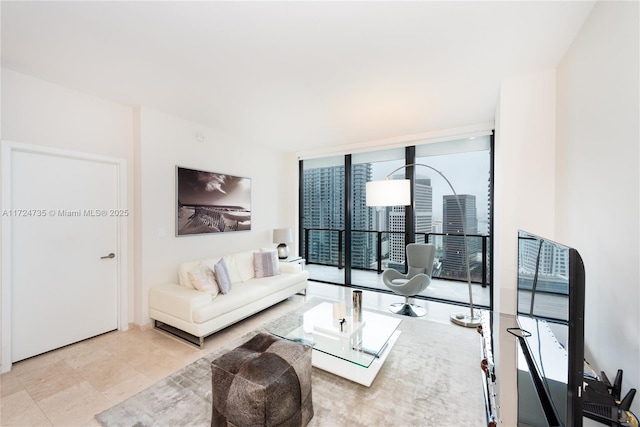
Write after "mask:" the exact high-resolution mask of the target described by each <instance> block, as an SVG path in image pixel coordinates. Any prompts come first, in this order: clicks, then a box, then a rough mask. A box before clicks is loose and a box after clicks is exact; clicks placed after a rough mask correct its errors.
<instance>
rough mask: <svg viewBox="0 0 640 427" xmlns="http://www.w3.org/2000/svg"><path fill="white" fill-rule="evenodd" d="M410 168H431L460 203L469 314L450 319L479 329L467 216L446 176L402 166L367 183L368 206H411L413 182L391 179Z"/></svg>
mask: <svg viewBox="0 0 640 427" xmlns="http://www.w3.org/2000/svg"><path fill="white" fill-rule="evenodd" d="M409 166H424V167H426V168H429V169H431V170H433V171H435V172H436V173H438V175H440V176H441V177H442V178H444V180H445V181H446V182H447V184H449V188H451V191H452V192H453V194H454V196H455V198H456V202H457V203H458V209H460V218H461V219H462V236H463V240H464V248H465V249H464V253H465V260H466V270H467V286H468V288H469V309H470V310H469V313H454V314H451V316H450V319H451V321H452V322H453V323H455V324H457V325H460V326H466V327H470V328H471V327H477V326H479V325H480V324H481V323H482V321H481V319H480V317H479V316H476V314H475V313H474V310H473V293H472V290H471V272H470V268H469V250H468V246H467V234H466V232H465V215H464V211H463V209H462V205H461V204H460V199H459V198H458V194H457V193H456V190H455V189H454V188H453V185H451V182H449V180H448V179H447V177H446V176H444V175H443V174H442V172H440V171H439V170H437V169H435V168H433V167H431V166H429V165H425V164H422V163H412V164H408V165H403V166H400V167H399V168H396V169H394V170H393V171H391V173H389V174H388V175H387V176H386V178H385V179H384V180H382V181H370V182H367V187H366V192H367V206H408V205H410V204H411V182H410V181H409V180H408V179H389V177H390V176H391V175H393V174H394V173H395V172H397V171H399V170H400V169H404V168H407V167H409Z"/></svg>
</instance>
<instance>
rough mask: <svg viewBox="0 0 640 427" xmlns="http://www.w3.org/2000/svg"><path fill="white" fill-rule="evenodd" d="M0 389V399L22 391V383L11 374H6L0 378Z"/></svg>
mask: <svg viewBox="0 0 640 427" xmlns="http://www.w3.org/2000/svg"><path fill="white" fill-rule="evenodd" d="M0 388H1V389H2V397H5V396H9V395H11V394H14V393H17V392H19V391H21V390H24V387H23V386H22V383H21V382H20V380H18V377H17V376H16V374H15V373H13V372H7V373H5V374H2V376H0Z"/></svg>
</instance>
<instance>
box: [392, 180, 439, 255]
mask: <svg viewBox="0 0 640 427" xmlns="http://www.w3.org/2000/svg"><path fill="white" fill-rule="evenodd" d="M391 179H404V175H394V176H392V177H391ZM413 197H414V206H415V211H414V212H415V221H416V224H415V231H416V232H417V233H431V230H432V224H433V188H432V187H431V179H429V178H426V177H421V176H418V177H417V178H416V182H415V186H414V196H413ZM389 231H399V232H402V233H392V234H390V236H389V242H390V244H389V262H390V263H394V264H404V261H405V260H404V250H405V246H406V244H405V241H404V231H405V207H404V206H394V207H393V208H392V210H391V213H390V214H389Z"/></svg>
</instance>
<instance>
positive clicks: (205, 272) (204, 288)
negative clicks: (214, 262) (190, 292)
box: [187, 263, 219, 296]
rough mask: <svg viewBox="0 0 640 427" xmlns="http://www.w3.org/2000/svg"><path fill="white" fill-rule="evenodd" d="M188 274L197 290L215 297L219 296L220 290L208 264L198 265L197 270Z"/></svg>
mask: <svg viewBox="0 0 640 427" xmlns="http://www.w3.org/2000/svg"><path fill="white" fill-rule="evenodd" d="M187 274H188V276H189V281H190V282H191V285H193V287H194V288H196V290H198V291H200V292H207V293H210V294H211V295H213V296H216V295H218V292H219V288H218V283H217V282H216V279H215V277H214V272H213V271H212V270H211V269H210V268H209V267H207V265H206V264H204V263H200V264H198V267H197V268H194V269H193V270H189V272H188V273H187Z"/></svg>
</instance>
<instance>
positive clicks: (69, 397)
mask: <svg viewBox="0 0 640 427" xmlns="http://www.w3.org/2000/svg"><path fill="white" fill-rule="evenodd" d="M38 405H39V406H40V409H41V410H42V412H43V413H44V414H45V415H46V416H47V418H48V419H49V420H51V423H52V424H53V425H56V426H85V425H90V424H91V423H92V422H94V416H95V415H96V414H97V413H99V412H102V411H104V410H105V409H108V408H110V407H111V406H113V405H112V402H111V401H110V400H109V399H108V398H107V397H106V396H104V395H103V394H102V393H100V392H99V391H97V390H96V389H95V388H94V387H92V386H91V384H89V383H88V382H86V381H85V382H82V383H80V384H77V385H75V386H73V387H70V388H68V389H66V390H64V391H61V392H60V393H57V394H54V395H53V396H50V397H48V398H46V399H44V400H42V401H40V402H38Z"/></svg>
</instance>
